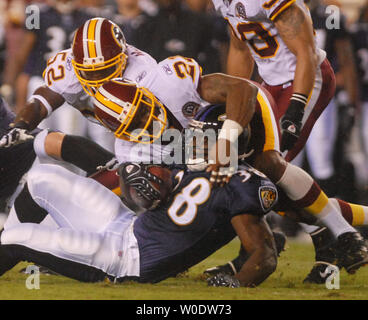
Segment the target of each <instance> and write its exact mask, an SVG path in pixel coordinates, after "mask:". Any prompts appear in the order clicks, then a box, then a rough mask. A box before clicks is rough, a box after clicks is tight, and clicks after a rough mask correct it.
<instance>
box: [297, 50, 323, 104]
mask: <svg viewBox="0 0 368 320" xmlns="http://www.w3.org/2000/svg"><path fill="white" fill-rule="evenodd" d="M316 70H317V57H316V54H315V52H314V50H313V49H312V48H309V49H308V50H306V52H302V53H299V54H298V55H297V64H296V69H295V76H294V83H293V91H294V92H296V93H300V94H303V95H305V96H307V97H308V96H309V95H310V93H311V92H312V90H313V87H314V81H315V78H316Z"/></svg>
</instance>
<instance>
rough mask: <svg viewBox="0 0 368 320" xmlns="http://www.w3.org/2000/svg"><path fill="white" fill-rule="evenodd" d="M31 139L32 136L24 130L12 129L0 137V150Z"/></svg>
mask: <svg viewBox="0 0 368 320" xmlns="http://www.w3.org/2000/svg"><path fill="white" fill-rule="evenodd" d="M32 139H34V136H32V135H31V134H29V132H28V131H27V130H26V129H21V128H14V129H11V130H10V131H9V132H8V133H7V134H5V135H3V136H2V137H1V139H0V148H8V147H11V146H15V145H17V144H20V143H23V142H25V141H27V140H32Z"/></svg>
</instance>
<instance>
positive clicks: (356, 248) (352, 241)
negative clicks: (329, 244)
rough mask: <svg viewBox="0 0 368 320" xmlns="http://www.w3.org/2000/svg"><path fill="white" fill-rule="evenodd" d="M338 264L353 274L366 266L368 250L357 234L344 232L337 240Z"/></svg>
mask: <svg viewBox="0 0 368 320" xmlns="http://www.w3.org/2000/svg"><path fill="white" fill-rule="evenodd" d="M337 248H338V264H339V265H341V266H342V267H344V268H345V270H346V271H347V272H348V273H350V274H354V273H355V272H356V271H357V270H358V269H359V268H360V267H362V266H364V265H366V264H368V248H367V246H366V244H365V240H364V238H363V237H362V236H361V235H360V233H359V232H345V233H343V234H342V235H340V236H339V237H338V238H337Z"/></svg>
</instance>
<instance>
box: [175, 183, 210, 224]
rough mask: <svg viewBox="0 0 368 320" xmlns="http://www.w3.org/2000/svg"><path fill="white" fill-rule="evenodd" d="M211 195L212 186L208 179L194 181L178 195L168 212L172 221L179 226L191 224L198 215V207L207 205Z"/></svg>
mask: <svg viewBox="0 0 368 320" xmlns="http://www.w3.org/2000/svg"><path fill="white" fill-rule="evenodd" d="M210 194H211V186H210V183H209V181H208V180H207V179H206V178H196V179H193V181H192V182H191V183H189V184H188V185H187V186H186V187H185V188H183V190H182V191H181V192H180V193H179V194H177V195H176V197H175V199H174V201H173V203H172V204H171V206H170V208H169V210H168V215H169V217H170V219H171V220H172V221H173V222H174V223H175V224H177V225H179V226H186V225H189V224H191V223H192V222H193V220H194V219H195V217H196V215H197V210H198V206H199V205H201V204H203V203H205V202H206V201H207V200H208V198H209V196H210Z"/></svg>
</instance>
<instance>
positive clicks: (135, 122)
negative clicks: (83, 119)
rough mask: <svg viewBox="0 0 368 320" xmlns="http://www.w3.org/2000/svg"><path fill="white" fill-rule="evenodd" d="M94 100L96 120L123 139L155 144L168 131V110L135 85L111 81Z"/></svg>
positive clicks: (100, 88)
mask: <svg viewBox="0 0 368 320" xmlns="http://www.w3.org/2000/svg"><path fill="white" fill-rule="evenodd" d="M93 100H94V101H93V103H94V108H95V117H96V118H97V119H98V120H99V121H100V122H101V123H102V124H103V125H104V126H105V127H107V128H108V129H110V130H111V131H113V132H114V134H115V136H116V137H117V138H119V139H123V140H128V141H133V142H139V143H152V142H154V141H155V140H156V139H157V138H159V137H160V136H161V134H162V132H163V131H164V130H165V128H166V124H167V114H166V109H165V107H164V106H163V105H162V103H161V102H160V101H159V100H158V99H157V98H156V97H155V96H154V95H153V94H152V93H151V92H150V91H149V90H147V89H145V88H142V87H138V86H137V84H136V83H134V82H130V81H127V80H124V79H115V80H111V81H109V82H107V83H105V84H104V85H102V86H100V87H99V88H98V90H97V92H96V94H95V96H94V99H93Z"/></svg>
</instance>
